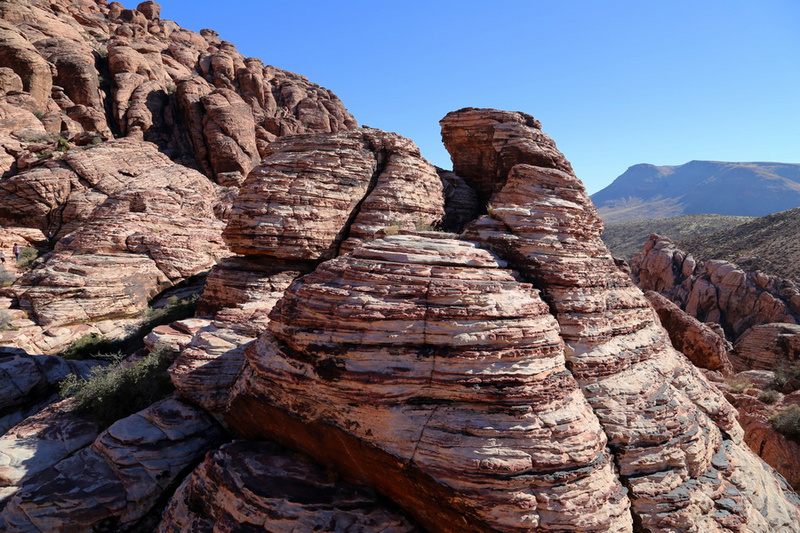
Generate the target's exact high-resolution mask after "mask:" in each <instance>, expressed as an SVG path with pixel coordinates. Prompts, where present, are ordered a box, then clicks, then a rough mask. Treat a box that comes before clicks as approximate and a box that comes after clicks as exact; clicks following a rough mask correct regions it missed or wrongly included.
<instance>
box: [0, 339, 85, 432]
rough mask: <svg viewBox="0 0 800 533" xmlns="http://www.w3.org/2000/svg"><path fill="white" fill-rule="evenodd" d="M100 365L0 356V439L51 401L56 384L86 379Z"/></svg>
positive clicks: (14, 353)
mask: <svg viewBox="0 0 800 533" xmlns="http://www.w3.org/2000/svg"><path fill="white" fill-rule="evenodd" d="M99 364H101V363H100V362H99V361H91V360H87V361H70V360H66V359H62V358H61V357H57V356H48V355H29V354H27V353H25V352H24V351H22V350H18V349H17V350H14V349H3V351H2V352H0V435H3V434H5V433H6V431H7V430H8V429H10V427H12V426H13V425H15V424H16V423H17V422H19V421H20V420H21V419H22V418H23V413H24V416H30V415H32V414H33V413H35V412H36V411H38V410H40V409H42V408H43V407H45V406H47V405H48V404H50V403H52V402H53V401H54V399H55V398H54V395H53V393H54V392H55V389H56V387H57V385H58V382H59V381H61V380H62V379H64V378H65V377H66V376H67V375H68V374H75V375H77V376H87V375H88V374H89V372H90V371H91V369H92V368H94V367H95V366H97V365H99Z"/></svg>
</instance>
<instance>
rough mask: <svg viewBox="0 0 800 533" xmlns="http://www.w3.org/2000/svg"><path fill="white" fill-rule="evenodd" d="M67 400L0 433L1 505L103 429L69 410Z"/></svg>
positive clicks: (0, 506)
mask: <svg viewBox="0 0 800 533" xmlns="http://www.w3.org/2000/svg"><path fill="white" fill-rule="evenodd" d="M64 403H65V402H60V403H56V404H54V405H51V406H49V407H47V408H45V409H43V410H42V411H40V412H39V413H37V414H35V415H32V416H29V417H27V418H26V419H25V420H24V421H23V422H21V423H19V424H17V425H15V426H14V427H13V428H11V429H10V431H8V432H7V433H6V434H4V435H2V436H0V509H2V508H3V507H5V504H6V502H7V500H8V499H9V498H10V497H11V496H12V495H13V494H14V493H15V492H16V491H17V489H18V488H19V487H20V486H21V485H23V484H25V483H26V482H27V481H28V480H29V479H31V478H32V477H33V476H35V475H36V474H37V473H39V472H41V471H43V470H46V469H48V468H51V467H52V466H53V465H55V464H57V463H58V462H59V461H61V460H62V459H64V458H66V457H67V456H69V455H72V454H73V453H75V452H77V451H78V450H80V449H81V448H84V447H86V446H88V445H89V444H91V443H92V441H93V440H94V439H95V437H97V435H98V433H100V429H99V428H98V427H97V425H96V424H94V423H92V422H91V421H88V420H85V419H83V418H81V417H78V416H76V415H74V414H71V413H69V412H67V409H66V407H65V406H64Z"/></svg>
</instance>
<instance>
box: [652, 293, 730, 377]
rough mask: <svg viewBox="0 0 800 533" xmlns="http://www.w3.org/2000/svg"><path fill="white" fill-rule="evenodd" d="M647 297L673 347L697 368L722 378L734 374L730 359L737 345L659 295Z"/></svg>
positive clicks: (654, 294)
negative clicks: (711, 371) (713, 372)
mask: <svg viewBox="0 0 800 533" xmlns="http://www.w3.org/2000/svg"><path fill="white" fill-rule="evenodd" d="M644 296H645V298H647V300H648V301H649V302H650V305H652V306H653V309H655V310H656V313H658V319H659V320H660V321H661V325H662V326H664V329H666V330H667V333H669V338H670V341H672V346H674V347H675V349H676V350H678V351H679V352H681V353H683V354H684V355H686V357H688V358H689V359H690V360H691V361H692V364H693V365H694V366H696V367H698V368H705V369H707V370H713V371H717V372H721V373H722V374H731V373H733V366H732V365H731V361H730V358H729V356H728V353H729V352H730V350H731V349H732V348H733V345H731V343H729V342H728V341H727V340H725V337H724V334H720V333H718V332H717V331H715V330H714V329H712V328H711V326H709V325H707V324H704V323H702V322H700V321H699V320H697V319H696V318H694V317H693V316H691V315H689V314H688V313H686V312H685V311H683V310H682V309H681V308H680V307H678V306H677V305H675V304H674V303H672V301H670V300H668V299H667V298H665V297H664V296H662V295H661V294H659V293H657V292H655V291H647V292H645V293H644Z"/></svg>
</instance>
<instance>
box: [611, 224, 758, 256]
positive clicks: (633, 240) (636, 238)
mask: <svg viewBox="0 0 800 533" xmlns="http://www.w3.org/2000/svg"><path fill="white" fill-rule="evenodd" d="M749 220H752V217H734V216H726V215H709V214H701V215H683V216H679V217H672V218H660V219H657V220H639V221H635V222H617V223H611V222H607V223H605V227H604V229H603V242H604V243H605V244H606V246H608V249H609V250H610V251H611V253H612V254H613V255H614V257H619V258H622V259H630V258H631V257H633V254H635V253H637V252H641V251H642V247H643V246H644V244H645V243H646V242H647V238H648V236H650V235H651V234H653V233H657V234H659V235H662V236H664V237H669V238H670V239H672V240H673V241H678V240H682V239H687V238H690V237H693V236H695V235H704V234H708V233H713V232H715V231H719V230H721V229H725V228H729V227H732V226H737V225H739V224H743V223H745V222H747V221H749Z"/></svg>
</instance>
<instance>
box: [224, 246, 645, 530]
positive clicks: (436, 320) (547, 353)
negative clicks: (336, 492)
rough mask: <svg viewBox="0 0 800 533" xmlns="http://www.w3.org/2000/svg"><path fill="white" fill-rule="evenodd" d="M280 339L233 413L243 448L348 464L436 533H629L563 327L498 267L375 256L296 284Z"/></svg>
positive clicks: (436, 250)
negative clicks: (279, 446)
mask: <svg viewBox="0 0 800 533" xmlns="http://www.w3.org/2000/svg"><path fill="white" fill-rule="evenodd" d="M269 331H270V334H268V335H263V336H262V337H260V338H259V340H258V342H257V344H253V345H251V346H250V347H249V348H248V349H247V351H246V352H245V354H246V356H247V358H248V362H249V366H248V367H247V368H246V369H245V371H244V374H243V377H242V379H241V380H240V381H239V382H238V383H237V386H236V387H237V388H236V391H235V396H234V397H233V398H232V399H231V402H230V404H229V408H228V410H227V412H226V421H228V422H229V424H230V425H231V426H232V427H233V428H234V429H235V430H236V431H237V432H238V433H239V434H240V435H245V436H250V437H256V436H262V437H263V436H267V435H274V437H275V438H277V439H278V440H280V441H282V442H284V443H286V444H287V445H289V446H290V447H293V448H299V449H301V450H303V451H304V452H306V453H309V454H310V455H312V456H314V457H315V458H317V459H318V460H321V461H322V462H323V463H325V464H335V465H337V466H338V467H339V469H340V470H341V471H342V473H343V474H345V475H347V476H348V477H350V478H352V479H355V480H358V481H361V482H366V483H367V484H369V485H371V486H373V487H376V488H378V489H379V490H380V491H381V492H383V493H384V494H387V495H389V496H390V497H391V498H392V499H393V500H394V501H396V502H398V503H399V504H400V505H401V506H402V507H404V508H405V509H406V510H407V511H408V512H409V513H411V514H412V515H413V516H414V517H415V518H416V519H417V520H419V521H420V522H421V523H422V524H424V525H425V526H426V527H428V528H429V529H432V530H436V531H488V530H497V531H527V530H530V529H531V528H542V529H543V530H545V529H564V530H574V529H578V528H584V529H586V530H595V529H596V530H605V531H630V527H631V525H630V516H629V514H628V506H629V502H628V498H627V497H626V496H625V489H624V488H623V486H622V485H621V483H620V482H619V480H618V479H616V477H615V475H614V469H613V466H612V462H611V457H610V455H609V452H608V450H607V449H606V447H605V443H606V439H605V436H604V434H603V431H602V428H601V427H600V425H599V423H598V420H597V418H596V417H595V416H594V414H593V413H592V412H591V409H590V407H589V405H588V403H587V402H586V400H585V399H584V398H583V396H582V395H581V393H580V389H579V388H578V386H577V383H576V382H575V381H574V379H573V377H572V376H571V375H570V373H569V372H568V371H567V370H566V368H565V366H564V352H563V349H564V347H563V344H562V341H561V339H560V337H559V335H558V326H557V324H556V322H555V320H554V319H553V317H552V316H551V315H550V314H549V313H548V308H547V306H546V305H545V304H544V303H543V302H542V301H541V300H540V298H539V295H538V292H537V291H536V290H534V289H532V288H531V287H530V286H529V285H527V284H524V283H521V282H520V281H519V277H518V275H517V274H516V273H514V272H513V271H509V270H506V269H504V268H502V262H500V263H498V260H497V258H496V257H495V256H493V255H492V254H491V253H489V252H486V251H485V250H481V249H479V248H476V247H475V246H474V245H472V244H469V243H466V242H461V241H456V240H452V239H447V238H444V239H432V238H425V237H417V236H405V235H403V236H400V235H399V236H396V237H387V238H386V239H383V240H379V241H375V242H372V243H368V244H366V245H364V246H363V247H361V248H357V249H356V250H355V251H353V252H352V253H351V254H347V255H344V256H342V257H339V258H337V259H334V260H331V261H328V262H326V263H323V264H322V265H320V266H319V267H318V268H317V269H316V270H315V271H314V272H312V273H311V274H308V275H306V276H304V277H303V278H300V279H299V280H298V281H297V282H295V283H294V284H293V285H292V286H291V288H290V289H289V291H288V292H287V294H286V296H284V298H283V299H281V300H280V301H279V302H278V304H277V306H276V308H275V309H274V310H273V312H272V314H271V321H270V324H269ZM555 442H558V443H559V444H558V448H557V449H554V448H553V443H555Z"/></svg>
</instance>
